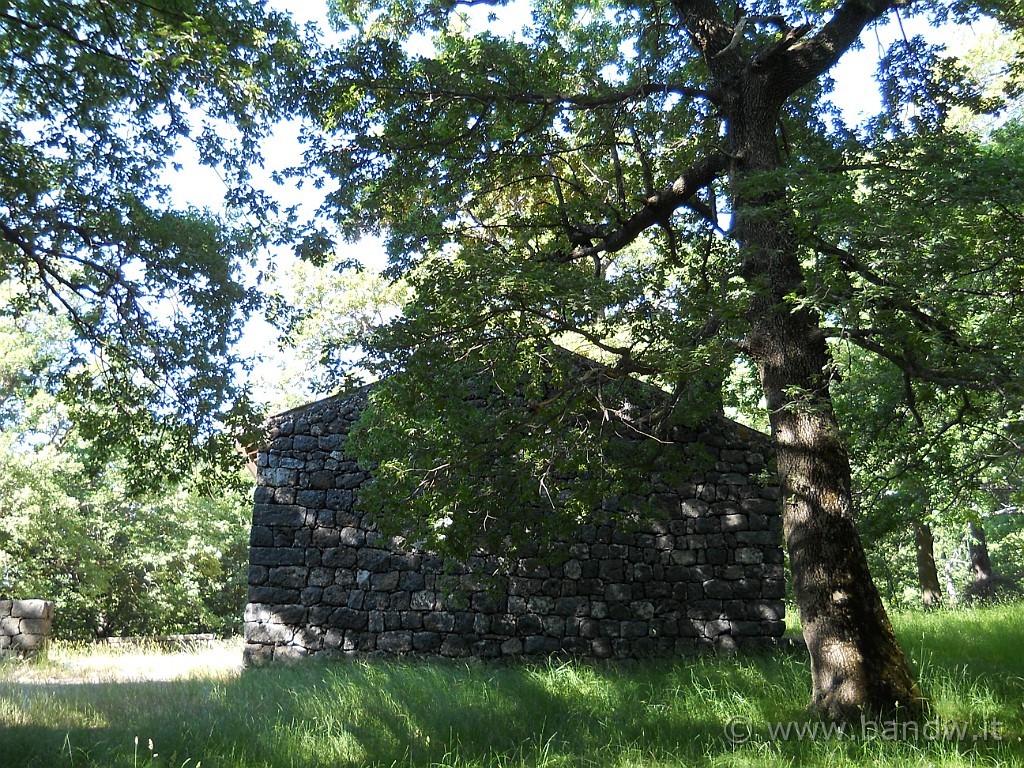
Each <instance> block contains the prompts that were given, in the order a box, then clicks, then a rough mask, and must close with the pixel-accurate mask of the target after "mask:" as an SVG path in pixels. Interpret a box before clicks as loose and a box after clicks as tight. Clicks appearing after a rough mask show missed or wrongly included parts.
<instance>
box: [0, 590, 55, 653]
mask: <svg viewBox="0 0 1024 768" xmlns="http://www.w3.org/2000/svg"><path fill="white" fill-rule="evenodd" d="M52 629H53V602H52V601H50V600H0V653H4V652H16V653H20V654H26V653H35V652H37V651H41V650H43V649H44V648H46V644H47V643H48V642H49V640H50V632H51V630H52Z"/></svg>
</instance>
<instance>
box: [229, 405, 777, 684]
mask: <svg viewBox="0 0 1024 768" xmlns="http://www.w3.org/2000/svg"><path fill="white" fill-rule="evenodd" d="M366 396H367V394H366V391H365V390H364V391H362V392H360V393H357V394H356V395H353V396H350V397H347V398H331V399H328V400H323V401H320V402H317V403H314V404H312V405H310V406H306V407H304V408H302V409H297V410H294V411H290V412H288V413H285V414H282V415H281V416H278V417H276V418H275V419H274V420H273V422H272V424H271V425H270V430H269V433H268V438H267V442H266V445H265V446H264V447H263V448H262V449H261V450H260V452H259V454H258V457H257V467H258V470H257V488H256V491H255V506H254V511H253V527H252V538H251V556H250V570H249V604H248V606H247V607H246V611H245V640H246V646H245V658H246V661H247V663H250V664H256V663H262V662H267V661H270V660H276V659H293V658H300V657H304V656H308V655H310V654H319V653H334V654H342V655H366V654H407V653H421V654H435V655H442V656H451V657H459V656H468V655H473V656H480V657H487V658H496V657H509V656H517V655H522V654H528V655H533V654H552V653H565V654H572V655H580V656H594V657H600V658H608V657H627V658H629V657H643V656H650V655H665V654H681V653H692V652H694V651H698V650H701V649H707V648H723V649H737V648H743V649H759V648H767V647H770V646H771V645H773V644H774V643H775V642H776V641H777V639H778V638H779V637H780V636H781V635H782V631H783V601H782V598H783V595H784V574H783V565H782V563H783V555H782V547H781V543H782V542H781V539H782V535H781V530H782V527H781V519H780V516H779V491H778V487H777V486H776V485H775V484H774V483H773V482H772V481H770V480H767V481H766V480H765V478H770V477H772V476H771V474H770V473H769V472H767V471H766V470H767V463H766V457H767V453H768V447H767V440H766V439H765V438H764V436H763V435H760V434H758V433H755V432H752V431H750V430H748V429H746V428H744V427H742V426H740V425H737V424H735V423H733V422H729V421H727V420H724V419H723V420H721V421H720V422H719V423H718V424H717V425H716V427H715V429H714V430H709V431H708V432H706V433H704V434H702V435H700V440H701V442H702V443H703V444H704V445H705V446H706V448H707V450H708V451H709V452H710V453H711V455H712V458H713V460H714V467H713V469H712V470H711V471H708V472H705V473H702V474H700V475H698V476H695V477H693V478H692V479H691V481H690V482H688V483H684V484H682V485H681V486H680V487H678V488H673V489H668V490H667V491H663V492H660V493H658V494H657V497H656V498H654V499H653V501H654V502H655V505H656V506H657V507H658V508H659V509H660V510H662V513H663V514H661V515H658V518H659V519H658V520H656V521H652V522H649V523H647V524H644V525H641V526H639V527H634V528H632V529H629V530H626V529H624V528H619V527H616V526H614V525H612V524H610V523H609V524H604V525H591V526H587V527H584V528H582V529H581V530H580V532H579V536H578V538H577V540H575V541H573V542H570V543H563V544H557V545H554V548H553V550H550V551H547V552H545V551H541V550H538V551H537V553H536V554H537V555H538V557H536V558H526V559H523V560H521V561H517V562H515V563H512V564H511V566H510V567H509V566H508V565H507V564H506V566H505V571H504V573H505V575H502V576H500V577H497V578H493V577H490V576H488V575H489V574H493V573H494V572H495V571H496V570H498V569H499V563H498V562H497V560H496V559H495V558H492V557H475V558H470V560H469V561H468V562H463V563H458V564H453V563H450V562H449V563H446V562H444V561H443V560H442V559H441V558H439V557H437V556H435V555H433V554H431V553H429V552H424V551H419V550H417V549H415V548H411V547H409V546H408V545H406V544H405V543H404V542H402V541H401V540H387V539H385V538H384V537H382V536H381V535H380V534H379V533H378V532H377V531H376V530H375V529H374V527H373V526H372V525H371V524H368V523H367V521H366V520H365V519H364V518H363V517H362V516H361V515H359V514H357V513H356V512H355V511H354V508H353V502H354V494H355V491H356V489H357V488H358V487H359V486H360V485H361V484H362V483H363V482H364V481H365V480H366V478H367V475H366V473H364V472H362V471H360V470H359V469H358V468H357V466H356V464H355V461H354V460H353V459H352V458H350V457H348V456H347V455H346V454H345V440H346V435H347V433H348V430H349V428H350V427H351V426H352V424H353V423H354V422H355V420H356V419H357V417H358V415H359V412H360V410H361V408H362V407H364V405H365V403H366ZM552 553H553V554H554V557H551V556H550V555H551V554H552Z"/></svg>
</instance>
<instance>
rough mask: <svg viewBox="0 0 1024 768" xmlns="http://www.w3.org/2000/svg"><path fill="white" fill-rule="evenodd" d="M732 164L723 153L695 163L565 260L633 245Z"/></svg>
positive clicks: (609, 251) (610, 251)
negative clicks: (644, 203) (592, 241)
mask: <svg viewBox="0 0 1024 768" xmlns="http://www.w3.org/2000/svg"><path fill="white" fill-rule="evenodd" d="M728 164H729V156H728V155H727V154H725V153H724V152H714V153H712V154H711V155H709V156H708V157H706V158H704V159H703V160H701V161H699V162H697V163H695V164H694V165H692V166H690V167H689V168H687V169H686V171H685V172H684V173H683V174H682V175H681V176H680V177H679V178H678V179H676V180H675V182H673V184H672V186H670V187H668V188H666V189H663V190H661V191H660V192H658V193H656V194H654V195H653V196H652V197H650V198H648V200H647V204H646V205H645V206H644V207H643V208H641V209H640V210H639V211H637V212H636V213H634V214H633V215H632V216H630V217H629V218H628V219H626V220H625V221H623V222H622V223H621V224H619V226H617V227H615V228H613V229H610V230H608V231H606V232H604V233H603V234H599V235H597V236H598V237H600V242H598V243H595V244H594V245H590V246H584V247H577V248H575V249H574V250H573V251H572V253H571V254H569V255H568V257H567V259H566V260H576V259H585V258H590V257H592V256H595V255H597V254H599V253H616V252H617V251H621V250H622V249H623V248H625V247H626V246H628V245H630V244H631V243H632V242H633V241H634V240H636V239H637V238H638V237H639V236H640V235H641V234H642V233H643V232H645V231H646V230H647V229H648V228H650V227H652V226H654V225H655V224H660V223H662V222H665V221H668V219H669V217H670V216H672V214H673V213H674V212H675V211H676V210H677V209H678V208H680V207H681V206H683V205H686V204H687V203H688V202H689V201H690V198H692V197H693V196H694V195H695V194H697V192H698V190H701V189H704V187H706V186H707V185H708V184H710V183H711V182H713V181H714V180H715V179H716V178H718V176H719V174H720V173H721V172H722V171H724V170H725V169H726V168H727V167H728Z"/></svg>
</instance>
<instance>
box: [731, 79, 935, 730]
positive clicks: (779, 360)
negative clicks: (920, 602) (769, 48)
mask: <svg viewBox="0 0 1024 768" xmlns="http://www.w3.org/2000/svg"><path fill="white" fill-rule="evenodd" d="M750 77H751V78H754V77H756V75H750ZM748 86H749V87H747V88H746V89H745V90H744V92H743V93H742V94H741V96H742V98H741V100H740V101H739V103H738V104H736V109H735V112H734V113H733V114H731V115H730V118H731V119H730V120H729V123H728V125H729V127H730V132H729V139H730V147H729V149H730V153H731V155H732V156H733V157H734V158H736V159H735V161H734V167H733V168H732V169H731V183H732V185H733V189H732V199H733V213H734V234H735V236H736V238H737V240H738V241H739V243H740V248H741V255H742V275H743V277H744V279H745V281H746V283H747V286H748V287H749V289H750V291H751V300H750V305H749V321H750V327H749V332H748V338H747V345H748V351H749V353H750V355H751V357H752V358H753V360H754V362H755V363H756V365H757V367H758V370H759V373H760V378H761V384H762V387H763V390H764V394H765V397H766V399H767V405H768V411H769V417H770V420H771V427H772V435H773V438H774V443H775V449H776V457H777V462H778V470H779V479H780V483H781V486H782V492H783V525H784V529H785V536H786V545H787V548H788V551H789V561H790V567H791V569H792V574H793V586H794V591H795V593H796V599H797V604H798V606H799V609H800V619H801V623H802V625H803V634H804V639H805V640H806V642H807V648H808V651H809V652H810V660H811V674H812V678H813V693H812V701H811V707H812V708H813V709H816V710H819V711H822V712H824V713H826V714H827V715H828V716H830V717H832V718H834V719H850V718H853V717H856V716H857V715H858V714H859V713H862V712H864V711H870V712H885V711H890V710H892V709H893V708H894V707H895V706H899V707H905V708H907V709H908V710H909V711H910V712H911V713H915V714H916V713H918V712H919V711H920V710H921V708H922V706H923V699H922V697H921V694H920V690H919V689H918V687H917V683H916V682H915V680H914V677H913V675H912V674H911V671H910V668H909V665H908V664H907V660H906V656H905V655H904V653H903V650H902V648H901V647H900V645H899V642H898V641H897V639H896V636H895V634H894V633H893V629H892V625H891V624H890V622H889V618H888V616H887V615H886V612H885V608H884V606H883V605H882V601H881V598H880V597H879V594H878V590H877V589H876V587H875V584H874V581H873V580H872V578H871V574H870V572H869V570H868V564H867V558H866V556H865V554H864V549H863V546H862V545H861V541H860V537H859V536H858V534H857V529H856V527H855V526H854V515H853V503H852V495H851V491H850V484H851V474H850V463H849V459H848V457H847V454H846V449H845V446H844V444H843V440H842V436H841V434H840V430H839V425H838V423H837V421H836V417H835V413H834V411H833V408H832V398H831V393H830V391H829V378H830V371H831V360H830V356H829V353H828V349H827V347H826V340H825V335H824V333H823V332H822V330H821V328H820V321H819V318H818V316H817V314H816V313H815V312H813V311H812V310H810V309H807V308H799V307H796V306H794V304H793V297H794V296H799V295H801V294H802V293H804V292H805V285H804V277H803V273H802V268H801V253H800V246H799V242H798V239H797V236H796V234H795V232H794V228H793V226H792V212H791V211H790V210H789V209H788V206H787V196H786V191H785V188H784V187H782V186H781V182H773V181H772V175H771V172H772V171H775V170H777V169H779V168H780V167H781V166H782V163H781V158H780V156H779V152H778V147H777V143H776V136H775V126H776V124H777V119H778V114H779V109H780V107H781V100H780V101H779V102H778V103H777V104H776V103H773V102H772V100H771V96H770V95H771V91H770V90H769V89H768V88H765V87H761V85H760V84H759V83H757V82H750V83H748ZM734 103H735V102H734ZM773 184H774V186H775V188H774V189H772V186H773ZM749 190H756V191H754V192H750V191H749Z"/></svg>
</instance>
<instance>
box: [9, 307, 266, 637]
mask: <svg viewBox="0 0 1024 768" xmlns="http://www.w3.org/2000/svg"><path fill="white" fill-rule="evenodd" d="M72 335H73V332H72V330H71V329H70V328H69V323H68V321H67V320H65V319H62V318H58V317H53V316H51V315H48V314H45V313H41V312H34V313H25V314H23V315H21V316H19V317H18V318H0V349H3V350H4V351H6V352H9V354H5V355H4V356H3V357H2V358H0V382H3V385H4V386H3V390H2V394H3V405H2V410H0V427H2V429H0V594H3V595H5V596H15V597H29V596H31V597H42V598H46V599H52V600H54V601H55V602H56V603H57V619H56V625H55V633H56V635H57V636H59V637H63V638H78V639H90V638H93V637H96V636H98V635H103V636H106V635H155V634H166V633H173V632H195V631H217V632H225V633H229V632H236V631H237V630H238V628H239V624H240V616H241V610H242V607H243V605H244V601H245V573H246V568H245V566H246V561H247V559H248V531H249V502H248V495H249V494H248V488H247V484H246V483H245V482H244V479H241V478H238V477H237V476H233V477H229V478H225V475H224V473H223V470H222V469H220V468H217V467H204V468H203V469H202V471H201V472H195V471H194V474H193V475H191V476H190V477H189V478H188V479H187V480H185V481H179V482H170V481H167V482H164V483H160V484H159V486H158V487H157V488H156V489H155V490H148V491H147V492H145V493H142V492H140V491H139V489H138V487H137V474H136V473H137V472H138V471H140V470H139V466H132V465H130V464H129V463H127V462H126V461H125V460H122V459H119V458H114V459H112V458H111V456H110V455H109V453H108V452H107V451H105V450H103V449H102V448H97V447H96V445H95V443H93V442H92V441H90V440H87V439H85V437H84V436H83V435H82V433H81V431H80V430H79V429H78V427H77V426H76V425H75V423H74V422H73V421H72V420H71V409H69V408H68V407H67V406H65V405H64V404H63V403H61V402H60V400H59V398H58V397H57V395H58V394H59V393H60V392H61V386H62V378H61V374H62V372H63V370H64V367H63V365H64V358H65V357H66V356H67V355H68V354H69V352H68V347H69V344H68V340H69V338H70V337H71V336H72ZM142 466H144V465H142ZM236 472H237V470H236Z"/></svg>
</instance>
